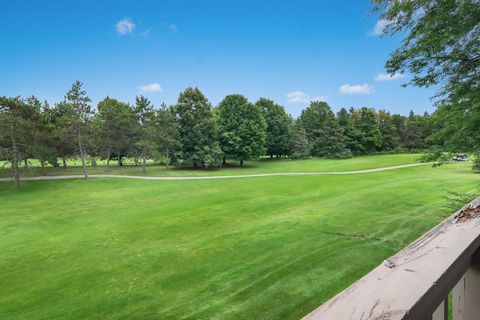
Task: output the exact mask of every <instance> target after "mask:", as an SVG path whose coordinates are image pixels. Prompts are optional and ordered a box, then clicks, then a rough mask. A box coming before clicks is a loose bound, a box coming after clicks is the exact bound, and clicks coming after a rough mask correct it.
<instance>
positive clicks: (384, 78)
mask: <svg viewBox="0 0 480 320" xmlns="http://www.w3.org/2000/svg"><path fill="white" fill-rule="evenodd" d="M404 76H405V75H404V74H402V73H394V74H388V73H379V74H377V75H376V76H375V81H389V80H397V79H402V78H403V77H404Z"/></svg>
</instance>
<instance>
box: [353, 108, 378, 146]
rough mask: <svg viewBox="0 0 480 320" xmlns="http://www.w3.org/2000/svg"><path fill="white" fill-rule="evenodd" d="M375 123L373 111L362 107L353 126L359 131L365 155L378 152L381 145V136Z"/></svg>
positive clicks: (375, 114)
mask: <svg viewBox="0 0 480 320" xmlns="http://www.w3.org/2000/svg"><path fill="white" fill-rule="evenodd" d="M377 123H378V120H377V113H376V112H375V109H373V108H367V107H363V108H361V109H360V110H359V111H358V114H357V117H356V122H355V125H356V127H357V129H358V130H359V131H360V143H361V144H362V146H363V148H364V150H365V152H367V153H371V152H375V151H378V150H379V148H380V147H381V145H382V136H381V133H380V130H379V128H378V124H377Z"/></svg>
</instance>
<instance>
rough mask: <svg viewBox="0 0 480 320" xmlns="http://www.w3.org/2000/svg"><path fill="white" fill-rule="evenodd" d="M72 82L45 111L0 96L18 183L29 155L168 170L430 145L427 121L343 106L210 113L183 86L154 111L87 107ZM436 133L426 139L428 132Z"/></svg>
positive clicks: (197, 94)
mask: <svg viewBox="0 0 480 320" xmlns="http://www.w3.org/2000/svg"><path fill="white" fill-rule="evenodd" d="M90 103H91V99H90V98H89V97H88V96H87V93H86V91H85V90H84V89H83V88H82V83H81V82H79V81H77V82H75V83H74V84H73V85H72V87H71V89H70V90H69V91H68V92H67V93H66V95H65V98H64V100H63V101H61V102H59V103H56V104H55V105H53V106H50V105H49V104H48V102H47V101H45V102H43V103H42V102H41V101H39V100H38V99H37V98H36V97H34V96H32V97H29V98H26V99H22V98H20V97H0V125H1V130H0V159H1V160H6V161H9V162H10V163H11V164H12V165H11V168H12V173H13V176H14V177H15V180H16V181H17V184H18V185H19V166H20V164H21V162H22V161H26V160H27V159H32V158H34V159H38V161H39V162H40V169H41V171H42V174H45V166H46V165H47V164H50V165H52V166H63V167H64V168H66V167H67V159H69V158H77V157H79V158H80V159H81V162H82V168H83V174H84V176H85V177H87V176H88V173H87V165H86V163H87V161H90V162H91V164H92V165H95V164H96V160H98V159H104V160H106V170H107V171H108V170H109V167H110V161H112V160H114V161H117V164H118V165H119V166H122V165H123V161H124V159H125V158H126V157H128V158H132V159H134V161H135V163H136V164H137V165H141V167H142V170H143V172H145V170H146V163H147V159H154V160H156V161H157V162H162V163H164V164H166V165H167V166H170V165H174V166H192V167H204V168H208V167H218V166H222V165H225V164H226V163H227V162H228V161H232V160H234V161H238V162H239V164H240V166H242V165H243V163H244V161H246V160H250V159H255V158H259V157H261V156H270V157H272V158H273V157H277V158H279V157H291V158H296V159H300V158H308V157H311V156H315V157H326V158H348V157H352V156H354V155H362V154H370V153H375V152H400V151H407V150H419V149H423V148H427V147H429V146H431V145H432V140H430V137H432V134H433V132H432V130H433V129H434V128H435V126H434V124H433V123H432V119H433V118H432V116H430V115H429V114H428V113H425V114H424V115H416V114H414V113H413V112H410V114H409V115H408V116H403V115H399V114H390V113H389V112H388V111H386V110H379V111H378V112H377V111H376V110H375V109H373V108H368V107H363V108H360V109H354V108H350V109H348V110H347V109H345V108H342V109H341V110H340V111H339V112H338V113H337V114H335V113H334V112H333V111H332V109H331V108H330V106H329V105H328V104H327V103H326V102H321V101H313V102H311V103H310V105H309V106H308V107H307V108H306V109H304V110H303V111H302V112H301V115H300V116H299V117H298V118H297V119H293V118H292V117H291V116H290V115H289V114H288V113H287V112H286V111H285V109H284V107H282V106H280V105H278V104H276V103H274V102H273V101H272V100H269V99H265V98H261V99H259V100H258V101H257V102H255V103H251V102H249V101H248V100H247V99H246V98H245V97H244V96H242V95H239V94H232V95H228V96H226V97H225V98H224V99H223V100H222V101H221V102H220V103H219V105H218V106H216V107H213V106H212V104H211V103H210V102H209V101H208V100H207V98H206V97H205V96H204V95H203V93H202V92H201V91H200V90H199V89H198V88H187V89H185V90H184V91H183V92H182V93H180V95H179V97H178V101H177V103H176V104H174V105H172V106H166V105H165V104H162V105H161V106H159V107H154V106H153V105H152V103H151V102H150V101H149V100H148V99H147V98H146V97H144V96H138V97H136V99H135V104H128V103H124V102H121V101H118V100H117V99H114V98H111V97H106V98H105V99H103V100H102V101H100V102H99V103H98V105H97V108H96V109H95V110H94V109H93V108H92V106H91V105H90ZM433 136H435V134H433Z"/></svg>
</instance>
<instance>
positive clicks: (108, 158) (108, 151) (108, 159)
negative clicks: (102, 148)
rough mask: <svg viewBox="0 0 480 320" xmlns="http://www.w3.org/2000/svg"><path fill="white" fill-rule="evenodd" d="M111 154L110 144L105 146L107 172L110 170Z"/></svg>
mask: <svg viewBox="0 0 480 320" xmlns="http://www.w3.org/2000/svg"><path fill="white" fill-rule="evenodd" d="M111 156H112V148H111V147H110V145H108V147H107V172H108V171H109V170H110V157H111Z"/></svg>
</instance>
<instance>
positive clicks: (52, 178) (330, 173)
mask: <svg viewBox="0 0 480 320" xmlns="http://www.w3.org/2000/svg"><path fill="white" fill-rule="evenodd" d="M425 165H430V163H412V164H403V165H399V166H392V167H383V168H375V169H366V170H356V171H323V172H284V173H281V172H280V173H255V174H244V175H230V176H196V177H192V176H190V177H188V176H186V177H154V176H127V175H116V174H92V175H89V176H88V177H89V178H119V179H140V180H212V179H234V178H255V177H276V176H311V175H345V174H362V173H371V172H379V171H388V170H396V169H402V168H410V167H418V166H425ZM82 178H83V175H65V176H40V177H24V178H22V179H21V180H22V181H36V180H64V179H82ZM7 181H13V178H0V182H7Z"/></svg>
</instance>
